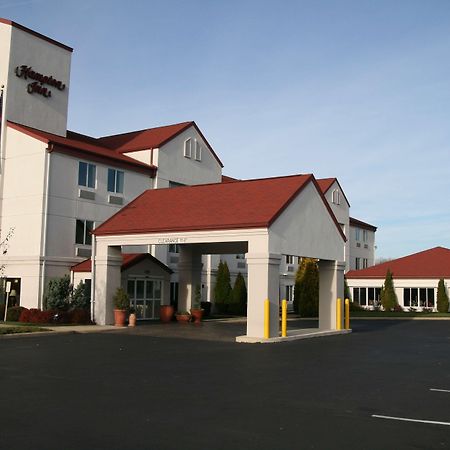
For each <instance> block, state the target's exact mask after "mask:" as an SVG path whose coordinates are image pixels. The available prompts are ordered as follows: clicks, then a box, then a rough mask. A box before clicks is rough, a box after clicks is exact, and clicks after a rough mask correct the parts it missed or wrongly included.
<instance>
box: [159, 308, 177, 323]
mask: <svg viewBox="0 0 450 450" xmlns="http://www.w3.org/2000/svg"><path fill="white" fill-rule="evenodd" d="M174 312H175V308H174V307H173V306H172V305H161V306H160V308H159V320H161V322H163V323H169V322H171V321H172V319H173V313H174Z"/></svg>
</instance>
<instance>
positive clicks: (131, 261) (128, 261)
mask: <svg viewBox="0 0 450 450" xmlns="http://www.w3.org/2000/svg"><path fill="white" fill-rule="evenodd" d="M122 259H123V263H122V266H121V271H124V270H126V269H128V268H130V267H133V266H135V265H136V264H137V263H139V262H141V261H143V260H144V259H149V260H150V261H152V262H153V263H155V264H156V265H158V266H159V267H161V268H162V269H163V270H165V271H166V272H167V273H169V274H172V273H173V270H172V269H171V268H170V267H168V266H166V265H165V264H164V263H162V262H161V261H160V260H159V259H157V258H155V257H154V256H153V255H151V254H149V253H123V254H122ZM70 270H71V271H72V272H75V273H89V272H92V260H91V259H85V260H84V261H81V262H79V263H78V264H75V265H73V266H72V267H71V268H70Z"/></svg>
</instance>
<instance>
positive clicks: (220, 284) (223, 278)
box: [214, 261, 231, 312]
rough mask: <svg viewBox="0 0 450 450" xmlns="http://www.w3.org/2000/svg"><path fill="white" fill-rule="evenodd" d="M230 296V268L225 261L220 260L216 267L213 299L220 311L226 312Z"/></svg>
mask: <svg viewBox="0 0 450 450" xmlns="http://www.w3.org/2000/svg"><path fill="white" fill-rule="evenodd" d="M230 297H231V282H230V270H229V269H228V264H227V263H226V261H225V262H222V261H220V263H219V267H218V268H217V276H216V285H215V286H214V301H215V304H216V307H217V308H218V310H219V311H220V312H227V309H228V304H229V302H230Z"/></svg>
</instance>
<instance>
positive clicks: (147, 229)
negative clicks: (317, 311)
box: [93, 175, 345, 336]
mask: <svg viewBox="0 0 450 450" xmlns="http://www.w3.org/2000/svg"><path fill="white" fill-rule="evenodd" d="M173 243H176V244H179V245H180V264H179V274H180V290H179V295H180V302H181V304H182V305H183V307H184V308H185V309H189V307H190V306H191V301H192V297H193V293H194V287H195V285H196V284H198V283H199V280H200V274H201V255H202V254H212V253H245V254H246V260H247V265H248V310H247V317H248V319H247V334H248V335H249V336H262V333H263V322H264V317H263V308H262V305H263V302H264V300H265V299H266V298H269V300H270V302H271V312H272V313H273V314H278V289H279V265H280V261H281V255H283V254H287V255H301V256H308V257H312V258H317V259H320V260H322V266H323V264H325V262H328V263H329V264H331V265H330V266H329V267H328V268H327V270H328V271H330V270H331V272H330V273H331V275H332V276H331V278H329V280H331V281H330V283H332V284H333V283H334V284H333V286H331V285H330V286H327V288H326V295H327V298H328V300H329V302H331V301H332V300H331V299H332V298H333V299H334V300H333V301H335V297H336V296H337V294H338V291H339V294H340V290H343V268H342V267H341V266H342V264H337V263H338V262H341V261H344V244H345V236H344V234H343V232H342V230H341V228H340V226H339V224H338V222H337V221H336V218H335V216H334V215H333V213H332V211H331V209H330V207H329V205H328V203H327V201H326V200H325V198H324V197H323V194H322V192H321V190H320V188H319V186H318V184H317V181H316V180H315V178H314V176H313V175H294V176H287V177H277V178H267V179H259V180H247V181H236V182H230V183H217V184H209V185H197V186H185V187H177V188H172V189H170V188H169V189H159V190H148V191H146V192H144V193H143V194H142V195H140V196H139V197H137V198H136V199H135V200H134V201H133V202H131V203H130V204H128V205H127V206H126V207H124V208H123V209H122V210H121V211H119V212H118V213H117V214H115V215H114V216H112V217H111V218H110V219H109V220H107V221H106V222H104V223H103V224H102V225H100V226H99V227H98V228H97V229H96V230H94V245H93V247H94V248H93V260H94V274H93V275H94V279H95V281H94V283H95V292H94V296H95V299H94V301H95V312H96V317H95V319H96V320H97V322H99V323H110V322H111V320H112V307H111V298H112V295H113V293H114V291H115V288H116V287H117V286H118V285H119V284H118V277H117V273H118V272H120V264H119V263H120V256H119V255H120V246H123V245H149V244H151V245H166V244H173ZM117 267H119V269H117ZM338 271H339V277H336V274H337V272H338ZM341 272H342V274H341ZM119 275H120V274H119ZM341 275H342V277H341ZM119 278H120V277H119ZM322 278H323V280H327V279H328V278H327V276H323V277H322ZM337 278H339V282H338V280H337ZM341 278H342V280H341ZM321 282H322V281H321ZM341 288H342V289H341ZM324 292H325V290H324ZM324 295H325V294H324ZM329 302H327V308H326V309H327V311H328V309H329V306H330V305H328V303H329ZM330 304H331V303H330ZM334 314H335V310H333V313H332V316H333V317H334ZM332 316H331V313H328V312H327V314H326V320H325V315H324V316H323V318H324V320H325V321H324V322H323V324H324V326H325V327H327V328H330V327H332V323H334V322H335V321H334V319H333V318H332ZM272 322H273V323H271V335H272V334H273V335H277V334H278V321H277V320H274V321H272Z"/></svg>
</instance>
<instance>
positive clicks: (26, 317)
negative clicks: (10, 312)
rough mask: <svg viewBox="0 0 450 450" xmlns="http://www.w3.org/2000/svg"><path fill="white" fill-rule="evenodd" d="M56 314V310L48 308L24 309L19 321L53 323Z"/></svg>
mask: <svg viewBox="0 0 450 450" xmlns="http://www.w3.org/2000/svg"><path fill="white" fill-rule="evenodd" d="M54 315H55V311H53V310H46V311H41V310H40V309H36V308H31V309H26V308H25V309H24V310H23V311H22V312H21V314H20V317H19V322H25V323H51V322H53V316H54Z"/></svg>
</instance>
